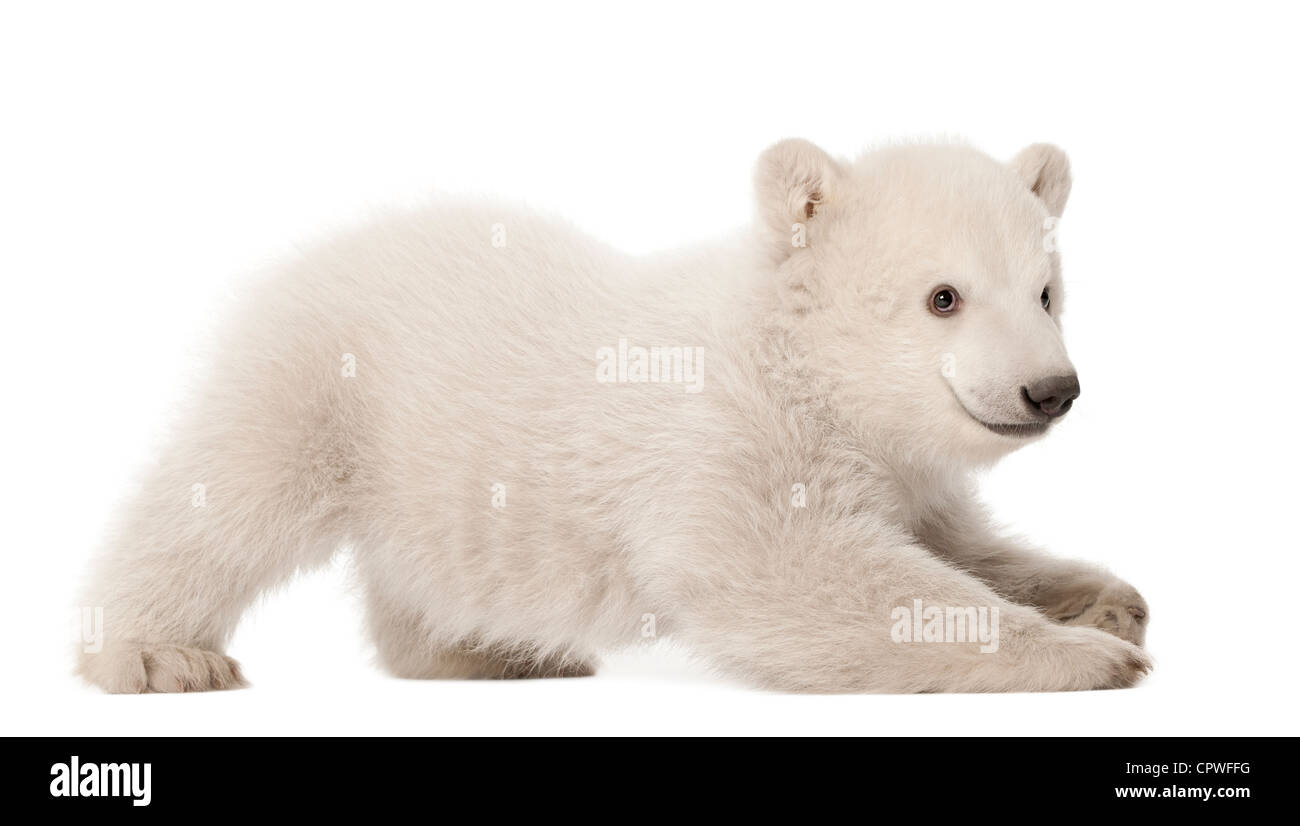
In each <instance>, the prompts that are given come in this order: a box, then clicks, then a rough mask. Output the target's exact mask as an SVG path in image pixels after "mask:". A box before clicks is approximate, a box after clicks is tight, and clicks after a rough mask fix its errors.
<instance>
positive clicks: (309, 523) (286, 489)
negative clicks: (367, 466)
mask: <svg viewBox="0 0 1300 826" xmlns="http://www.w3.org/2000/svg"><path fill="white" fill-rule="evenodd" d="M285 386H287V387H289V388H290V391H291V390H293V389H297V390H298V393H297V394H295V393H292V392H290V391H286V393H285V394H284V395H283V396H281V397H280V398H276V397H273V396H272V397H268V396H267V395H265V394H264V395H262V396H261V397H258V396H256V394H254V393H253V392H252V391H249V392H247V393H231V394H230V396H231V397H232V398H234V399H236V400H237V401H239V404H238V406H236V407H234V409H228V408H226V407H224V406H222V405H218V406H216V407H209V408H205V410H204V413H205V415H203V416H201V417H197V418H196V419H194V420H191V421H190V422H188V427H185V428H182V430H181V433H180V438H179V439H178V440H177V442H176V444H175V445H174V446H173V447H172V448H171V449H170V450H168V451H167V452H166V453H165V454H164V455H163V457H162V459H161V461H160V463H159V466H158V468H157V470H156V471H155V472H153V473H152V474H151V475H150V476H149V478H147V479H146V480H145V481H144V484H143V486H142V489H141V491H140V492H139V493H138V494H137V496H136V497H135V499H134V501H132V502H131V503H129V505H128V507H127V509H126V511H125V513H124V515H123V518H122V522H121V526H120V528H119V530H117V531H116V533H115V535H114V537H113V538H112V539H111V541H110V544H109V546H108V548H107V549H106V552H105V553H104V554H103V555H102V556H101V557H100V558H99V559H98V560H97V561H96V564H95V567H94V569H93V571H92V577H91V582H90V587H89V589H88V591H87V592H86V593H85V594H84V595H83V597H82V601H81V605H82V606H83V607H85V608H91V609H98V610H102V616H103V627H102V629H101V630H102V635H103V636H102V642H103V644H102V646H98V647H97V648H98V650H94V651H90V650H83V651H82V652H81V653H80V655H79V663H78V666H79V671H80V673H81V675H82V676H83V677H85V678H86V679H87V680H88V681H89V682H91V683H93V684H95V685H98V686H99V687H101V688H103V689H105V690H106V691H109V692H113V693H143V692H177V691H203V690H210V689H225V688H237V687H239V686H241V685H243V684H244V680H243V677H242V675H241V674H240V671H239V668H238V666H237V665H236V664H235V662H234V660H232V659H230V658H229V657H226V656H225V653H224V652H225V648H226V645H227V643H228V642H229V640H230V637H231V635H232V634H233V633H234V630H235V626H236V625H237V623H238V622H239V619H240V617H241V616H242V615H243V613H244V611H245V609H246V608H247V607H248V605H249V604H250V603H251V602H252V601H253V600H254V599H255V598H256V597H257V596H258V595H259V594H261V593H263V592H264V591H265V590H266V589H268V588H271V587H273V586H275V585H277V584H280V583H283V582H285V581H286V580H288V579H289V578H290V577H291V576H292V575H293V574H294V573H295V572H297V571H299V570H305V569H309V568H312V567H315V566H317V565H320V564H322V563H324V562H326V561H328V559H329V558H330V556H331V555H332V554H333V552H334V550H335V548H336V541H335V540H336V539H337V537H338V536H339V533H340V530H341V520H342V518H343V502H344V499H345V495H344V494H345V491H344V490H343V486H344V485H343V483H344V481H345V480H346V478H347V476H348V465H347V463H346V461H345V456H346V455H347V454H346V451H344V450H342V449H341V448H340V445H341V444H342V442H341V440H339V439H338V438H337V436H336V434H335V431H334V430H333V429H332V428H331V427H330V425H329V421H328V419H329V416H328V409H327V408H326V406H325V405H324V404H310V403H306V404H304V403H303V401H302V398H303V396H307V397H308V398H310V396H309V395H308V394H305V393H302V387H303V383H301V382H299V383H297V384H293V383H291V382H287V381H286V382H285ZM317 398H319V396H317Z"/></svg>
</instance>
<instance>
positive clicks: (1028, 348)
mask: <svg viewBox="0 0 1300 826" xmlns="http://www.w3.org/2000/svg"><path fill="white" fill-rule="evenodd" d="M756 184H757V195H758V201H759V215H760V218H759V230H760V233H761V236H762V239H763V240H762V243H763V244H764V245H765V248H766V249H765V255H766V256H767V258H768V260H769V261H770V263H771V264H772V265H773V267H774V269H775V274H776V278H777V286H776V290H777V292H778V294H779V296H780V301H779V307H780V309H779V312H780V314H781V316H782V319H783V326H784V328H785V329H786V331H787V335H789V336H790V337H791V338H792V340H793V341H794V342H795V343H796V345H797V346H796V347H795V348H794V349H795V350H796V351H797V352H799V353H800V354H801V356H800V357H801V358H802V359H803V360H804V361H805V362H806V363H805V364H804V365H803V366H802V367H803V369H804V371H805V374H806V375H810V376H814V377H815V379H814V381H815V382H817V386H816V389H815V392H816V393H817V394H818V395H819V396H821V397H823V398H822V400H821V401H822V402H823V403H824V404H826V405H828V406H830V407H832V408H833V413H834V415H835V416H836V417H837V418H840V419H841V420H843V421H845V422H847V423H849V424H850V425H851V426H852V427H853V428H854V429H855V430H857V431H858V432H859V433H860V434H861V436H862V437H863V438H866V439H870V440H874V441H876V442H878V443H879V444H880V445H881V446H882V447H887V448H889V449H892V450H895V451H898V450H902V451H905V452H907V453H908V454H912V455H914V454H917V453H918V452H924V453H927V454H928V455H929V458H931V459H933V460H937V461H950V462H952V461H955V462H957V463H963V464H970V463H974V464H983V463H987V462H989V461H992V460H993V459H996V458H997V457H998V456H1000V455H1002V454H1004V453H1007V452H1009V451H1011V450H1014V449H1015V448H1017V447H1018V446H1020V445H1022V444H1025V443H1026V442H1028V441H1031V440H1033V439H1036V438H1038V437H1040V436H1042V435H1043V434H1045V433H1046V432H1047V431H1048V429H1049V428H1050V427H1051V426H1052V425H1053V424H1054V423H1055V422H1058V421H1059V420H1060V418H1061V417H1062V416H1063V415H1064V414H1065V413H1066V412H1068V411H1069V409H1070V406H1071V405H1072V404H1073V402H1074V399H1075V397H1077V396H1078V395H1079V383H1078V378H1077V376H1076V375H1075V371H1074V367H1073V366H1072V365H1071V363H1070V359H1069V357H1068V356H1067V354H1066V351H1065V344H1064V342H1063V340H1062V336H1061V326H1060V318H1061V310H1062V304H1063V299H1064V297H1065V296H1064V291H1063V289H1062V286H1061V272H1060V261H1059V257H1058V255H1057V253H1056V249H1055V232H1054V230H1055V225H1056V221H1057V219H1058V218H1059V217H1060V215H1061V212H1062V210H1063V209H1064V207H1065V201H1066V197H1067V196H1068V195H1069V192H1070V167H1069V162H1068V160H1067V159H1066V157H1065V154H1064V153H1063V152H1061V150H1059V149H1057V148H1056V147H1054V146H1048V145H1043V144H1038V145H1034V146H1030V147H1029V148H1027V149H1025V150H1024V151H1022V152H1021V153H1020V154H1019V155H1017V156H1016V157H1015V159H1013V160H1012V161H1011V162H1010V163H1001V162H999V161H996V160H994V159H992V158H990V157H988V156H987V155H985V154H983V153H981V152H978V151H976V150H974V149H972V148H969V147H966V146H961V145H912V146H897V147H892V148H887V149H882V150H877V151H874V152H869V153H867V154H865V155H864V156H862V157H861V158H860V159H859V160H858V161H856V162H852V163H848V162H841V161H838V160H836V159H834V158H832V157H831V156H830V155H828V154H827V153H825V152H824V151H822V150H821V149H819V148H818V147H816V146H814V145H813V144H811V143H808V142H806V141H802V140H788V141H783V142H781V143H779V144H777V145H776V146H773V147H772V148H771V149H769V150H768V151H767V152H766V153H764V155H763V156H762V158H761V159H760V161H759V164H758V169H757V173H756Z"/></svg>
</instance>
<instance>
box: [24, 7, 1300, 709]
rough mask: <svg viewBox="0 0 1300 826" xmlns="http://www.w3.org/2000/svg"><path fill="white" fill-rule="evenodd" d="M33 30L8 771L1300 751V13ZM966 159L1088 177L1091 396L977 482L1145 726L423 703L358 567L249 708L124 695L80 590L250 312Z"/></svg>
mask: <svg viewBox="0 0 1300 826" xmlns="http://www.w3.org/2000/svg"><path fill="white" fill-rule="evenodd" d="M469 5H470V4H460V3H457V4H448V5H447V6H445V7H442V6H434V5H432V4H429V5H421V6H409V7H408V6H401V5H392V4H387V3H375V2H366V3H356V4H353V5H336V4H326V3H319V2H313V3H302V4H243V3H231V2H224V3H220V4H216V3H214V4H209V5H207V6H206V7H204V8H203V9H202V10H199V9H198V8H197V7H193V6H190V5H189V4H185V8H180V6H181V4H170V3H159V4H155V5H141V4H130V3H127V4H123V3H115V4H86V5H83V6H72V5H65V4H62V3H41V4H35V3H32V4H17V3H15V4H6V6H5V7H4V11H3V12H0V106H2V107H3V109H2V111H0V273H3V278H4V282H3V284H4V296H3V301H0V313H3V324H2V325H0V345H2V346H3V351H2V352H3V355H4V365H5V369H4V380H3V385H2V386H3V387H4V396H5V398H4V404H3V405H0V418H2V419H3V431H2V432H3V438H4V451H3V455H4V460H3V474H2V475H0V484H2V485H3V486H4V490H3V499H2V502H3V508H4V523H3V525H4V535H5V540H6V543H5V544H6V547H5V549H4V553H3V560H2V561H0V565H3V568H2V569H0V588H2V589H3V592H2V596H3V598H2V600H0V612H3V613H2V614H0V619H2V622H0V634H3V639H2V643H3V661H4V663H5V666H4V672H5V673H4V675H3V679H0V733H3V734H77V735H80V734H182V735H183V734H237V733H238V734H262V733H296V734H317V733H320V734H324V733H355V734H366V733H373V734H406V733H411V734H415V733H429V734H436V733H529V732H553V733H562V732H571V733H588V734H591V733H595V734H605V733H619V732H628V733H632V732H640V733H660V734H662V733H735V734H743V733H880V734H947V733H1006V734H1274V733H1277V734H1297V733H1300V731H1298V728H1300V727H1297V725H1296V713H1295V710H1294V705H1293V701H1292V695H1293V692H1294V689H1295V682H1294V681H1295V679H1296V650H1297V644H1296V635H1297V630H1300V629H1298V628H1297V620H1298V619H1300V615H1298V614H1297V611H1296V610H1295V609H1296V605H1295V603H1294V597H1293V595H1294V594H1295V593H1296V583H1297V573H1300V572H1298V571H1297V558H1296V551H1297V542H1296V538H1295V536H1296V534H1295V530H1294V526H1293V522H1294V518H1295V511H1296V508H1295V504H1294V494H1295V488H1296V486H1295V483H1294V481H1293V477H1292V473H1293V469H1294V467H1295V466H1296V460H1297V455H1296V454H1297V450H1296V447H1295V441H1296V438H1295V434H1294V422H1295V403H1296V400H1297V399H1296V396H1297V394H1296V389H1295V387H1296V382H1297V378H1298V377H1297V375H1296V367H1295V365H1296V358H1295V356H1296V352H1295V351H1296V348H1295V346H1294V339H1293V336H1292V330H1293V329H1294V327H1295V324H1296V314H1297V312H1298V311H1300V301H1298V300H1297V296H1298V288H1297V271H1296V270H1297V266H1296V262H1295V256H1294V252H1293V244H1292V243H1291V238H1292V237H1293V233H1294V231H1295V228H1296V226H1297V214H1296V212H1297V211H1296V206H1295V195H1296V191H1297V184H1300V175H1298V174H1297V160H1296V158H1297V152H1296V146H1297V143H1298V142H1300V134H1298V133H1297V128H1296V123H1295V111H1296V106H1295V88H1294V81H1295V78H1296V76H1297V66H1296V59H1295V57H1294V33H1295V31H1296V26H1295V22H1296V21H1294V20H1292V19H1286V18H1287V17H1289V15H1290V14H1291V12H1290V11H1287V10H1286V9H1285V7H1284V6H1283V5H1282V4H1277V5H1276V6H1258V7H1253V8H1252V7H1251V6H1250V5H1249V4H1233V5H1232V6H1231V12H1228V11H1227V10H1226V9H1227V7H1223V10H1220V11H1217V12H1210V11H1206V10H1204V9H1199V8H1197V7H1196V6H1195V5H1194V4H1186V3H1180V4H1170V5H1168V6H1159V7H1158V6H1155V5H1147V4H1116V5H1114V6H1108V5H1105V4H1098V3H1093V4H1089V5H1088V6H1087V7H1086V8H1085V7H1080V8H1078V9H1077V10H1075V11H1072V12H1067V11H1060V10H1058V6H1057V5H1055V4H1050V5H1049V4H1041V3H1033V4H1029V3H1026V4H1016V5H1011V6H1001V7H998V10H997V11H993V10H991V9H990V8H989V7H987V6H985V5H984V4H954V5H951V6H948V5H941V6H918V5H916V4H888V5H885V6H882V7H880V8H870V7H869V6H868V5H867V4H863V3H852V4H845V5H843V6H821V5H818V4H813V3H805V2H799V3H781V4H758V3H752V2H747V3H740V4H736V5H734V6H723V5H711V4H707V3H701V2H694V3H685V4H680V5H678V4H673V3H662V2H661V3H653V4H615V3H597V4H592V5H584V6H563V7H561V6H556V5H552V4H549V3H546V4H539V3H531V4H513V3H506V2H494V3H491V4H475V5H476V6H481V11H471V10H467V8H466V6H469ZM935 135H960V136H964V137H966V138H968V139H970V140H971V141H973V142H974V143H975V144H976V145H978V146H980V147H982V148H984V149H985V150H987V151H989V152H991V153H992V154H994V155H996V156H999V157H1004V158H1005V157H1010V156H1011V155H1012V154H1014V153H1015V152H1016V151H1017V150H1018V149H1020V148H1021V147H1022V146H1023V145H1025V144H1028V143H1031V142H1035V141H1051V142H1054V143H1057V144H1059V145H1060V146H1062V147H1063V148H1064V149H1065V150H1066V151H1067V152H1069V153H1070V157H1071V159H1072V162H1073V168H1074V173H1075V187H1074V193H1073V196H1072V198H1071V201H1070V204H1069V206H1068V208H1067V210H1066V215H1065V221H1064V223H1063V225H1062V229H1061V233H1060V237H1061V242H1062V248H1063V253H1064V261H1065V268H1066V278H1067V284H1068V288H1069V293H1070V297H1069V308H1068V311H1067V315H1066V328H1067V336H1068V340H1069V343H1070V346H1071V351H1072V355H1073V357H1074V360H1075V363H1076V365H1077V366H1078V368H1079V371H1080V374H1081V378H1082V382H1083V387H1084V394H1083V397H1082V398H1081V399H1080V402H1079V404H1078V405H1077V407H1076V408H1075V412H1073V413H1072V414H1071V415H1070V417H1069V420H1068V421H1067V422H1065V423H1064V424H1063V426H1062V427H1060V428H1059V429H1058V431H1057V432H1056V433H1055V434H1054V435H1053V437H1052V438H1051V439H1049V440H1047V441H1046V442H1044V443H1042V444H1039V445H1035V446H1032V447H1030V448H1028V449H1026V450H1024V451H1022V452H1021V453H1019V454H1017V455H1015V456H1013V457H1011V458H1010V459H1009V460H1007V461H1006V462H1005V463H1003V464H1002V465H1000V466H999V467H998V468H997V469H996V470H995V471H994V472H993V473H991V474H990V475H989V476H988V478H987V480H986V483H985V488H986V492H987V495H988V497H989V498H990V500H991V501H992V502H993V504H994V505H995V509H996V511H997V513H998V514H999V516H1000V517H1001V518H1003V519H1004V520H1005V521H1007V522H1008V523H1010V524H1012V525H1014V526H1015V527H1016V528H1017V529H1018V530H1020V531H1022V532H1023V533H1025V534H1027V535H1029V536H1031V537H1032V538H1034V539H1035V540H1037V541H1039V542H1041V543H1042V544H1044V545H1046V546H1047V547H1049V548H1051V549H1052V550H1053V551H1054V552H1056V553H1059V554H1061V555H1065V556H1075V557H1082V558H1087V559H1091V560H1097V561H1101V562H1104V563H1105V564H1107V565H1109V566H1111V567H1112V568H1113V569H1114V570H1115V571H1116V572H1117V573H1119V574H1120V575H1121V576H1124V577H1125V578H1127V579H1129V580H1130V581H1131V582H1133V583H1134V584H1136V585H1137V586H1138V587H1139V588H1140V589H1141V590H1142V591H1143V593H1144V594H1145V596H1146V597H1147V599H1148V601H1149V602H1150V604H1151V608H1152V619H1151V630H1150V636H1149V648H1150V650H1151V651H1152V652H1153V654H1154V656H1155V658H1156V660H1157V670H1156V671H1155V673H1154V674H1153V675H1152V676H1151V677H1150V678H1149V679H1148V680H1147V681H1146V682H1145V683H1144V684H1143V685H1141V686H1140V687H1139V688H1137V689H1135V690H1130V691H1113V692H1092V693H1077V694H1042V695H1002V696H906V697H883V696H849V697H816V696H814V697H806V696H781V695H771V694H765V693H761V692H755V691H749V690H746V689H743V688H739V687H736V686H732V685H727V684H724V683H722V682H719V681H717V680H716V679H714V678H713V677H711V676H709V675H708V674H707V673H706V672H704V671H703V670H702V669H701V668H699V667H698V665H695V664H693V663H691V662H690V661H689V659H688V658H686V657H684V656H683V655H682V654H681V653H680V652H675V651H671V650H659V651H652V652H638V653H632V654H625V655H621V656H617V657H613V658H611V659H610V660H609V661H608V663H607V666H606V668H605V670H604V671H603V672H602V673H601V674H600V675H599V676H598V677H596V678H594V679H587V680H567V681H560V680H551V681H533V682H513V683H481V682H476V683H420V682H402V681H398V680H393V679H390V678H388V677H386V676H384V675H383V674H381V673H380V672H379V671H378V670H377V669H376V668H374V667H373V666H372V665H371V664H370V660H369V657H370V654H369V652H368V651H367V647H366V642H365V640H364V639H363V637H362V636H361V633H360V616H359V612H358V610H357V606H356V604H355V601H354V598H353V596H352V595H350V594H349V592H348V590H347V577H346V573H347V570H346V569H347V562H346V559H342V558H341V559H340V560H339V563H338V564H337V565H336V566H334V567H333V568H332V569H330V570H328V571H323V572H320V573H318V574H315V575H312V576H309V577H307V578H304V579H302V580H299V581H298V582H295V583H294V584H293V585H292V586H291V587H289V588H287V589H285V590H284V591H282V592H279V593H276V594H273V595H271V596H269V597H268V598H267V599H266V600H265V601H263V603H261V604H260V605H259V606H258V608H257V609H256V610H255V611H254V612H252V613H251V614H250V615H249V616H248V617H247V619H246V621H245V622H244V623H243V625H241V627H240V629H239V632H238V634H237V637H236V639H235V641H234V643H233V645H232V647H231V653H232V654H233V655H235V656H236V657H237V658H239V659H240V660H241V662H242V663H243V665H244V668H245V671H246V672H247V674H248V675H249V676H250V678H251V679H252V680H253V682H254V683H255V686H254V687H253V688H252V689H251V690H248V691H240V692H228V693H220V694H206V695H181V696H142V697H107V696H104V695H101V694H99V693H98V692H97V691H95V690H92V689H89V688H87V687H85V686H83V685H82V684H81V683H80V682H79V681H78V680H76V679H75V678H74V677H73V676H71V655H70V652H71V638H72V634H71V624H72V620H73V617H74V614H73V606H74V600H75V585H76V583H77V580H78V578H79V577H80V575H81V573H82V571H83V568H84V563H85V561H86V559H87V557H88V556H89V554H90V553H91V552H92V551H93V550H94V549H95V548H96V545H97V543H98V542H99V541H100V539H101V536H102V533H103V530H104V526H105V524H106V522H107V520H108V517H109V515H110V513H111V512H112V511H113V509H114V507H115V506H116V505H117V503H118V502H119V501H120V500H121V498H122V497H123V496H125V494H126V491H127V488H128V484H129V482H130V480H131V478H132V476H133V474H134V472H135V471H136V470H138V469H139V468H140V467H141V466H142V465H143V464H145V463H147V462H149V461H151V460H152V459H153V458H154V454H153V446H154V444H155V443H156V439H157V437H158V435H159V433H160V429H161V427H162V426H163V425H164V424H165V423H166V422H167V421H168V410H169V407H170V405H171V404H172V403H174V402H175V401H176V400H177V399H178V398H181V397H182V395H183V393H184V387H185V380H186V377H187V374H188V371H189V369H190V367H191V365H192V364H193V361H192V359H193V353H194V351H195V347H196V345H197V344H199V343H200V342H201V340H202V336H203V333H204V331H206V330H207V329H209V328H210V326H211V323H212V319H213V317H214V314H215V313H217V312H218V308H219V307H220V305H221V303H222V300H223V298H224V297H226V296H228V295H230V294H231V293H232V291H237V290H238V289H239V288H240V287H239V285H240V283H241V281H242V280H243V279H245V278H247V277H252V276H253V275H254V274H255V273H256V272H257V271H259V270H260V269H262V268H264V267H266V266H273V265H274V263H275V261H276V260H277V258H278V257H281V256H284V255H285V254H286V253H288V252H290V251H292V250H293V249H294V245H295V244H302V243H309V242H310V241H311V240H312V239H313V238H316V237H319V236H320V235H321V234H323V233H326V232H328V231H329V230H330V229H332V228H335V227H340V226H347V225H349V224H350V223H352V222H355V221H357V220H359V219H361V218H363V217H364V216H365V215H366V213H367V211H368V210H371V209H373V208H375V207H378V206H382V205H388V204H393V203H399V204H400V203H409V202H415V201H418V200H419V199H421V198H423V197H426V196H427V195H428V194H430V193H433V192H436V191H448V190H450V191H453V192H482V193H495V194H500V195H505V196H509V197H513V198H515V199H518V200H521V201H525V202H528V203H532V204H537V205H544V206H546V207H550V208H554V209H556V210H558V211H560V212H561V213H564V214H567V215H569V216H570V217H572V218H573V219H574V220H576V221H577V222H578V224H579V225H581V226H583V227H584V228H586V229H587V230H589V231H590V232H592V233H593V234H595V235H598V236H601V237H603V238H605V239H606V240H608V241H611V242H613V243H615V244H616V245H619V246H621V247H622V248H624V249H626V250H628V251H631V252H641V251H647V250H652V249H658V248H662V247H669V246H673V245H676V244H680V243H683V242H686V241H691V240H697V239H701V238H707V237H709V236H711V235H714V234H717V233H720V232H723V231H725V230H727V229H729V228H731V227H734V226H736V225H739V224H741V223H743V222H745V221H747V220H748V219H749V216H750V210H751V204H750V170H751V166H752V163H753V161H754V158H755V157H756V155H757V154H758V153H759V152H760V151H761V150H762V149H763V148H764V147H765V146H766V145H768V144H770V143H772V142H774V141H775V140H777V139H779V138H782V137H787V136H802V137H807V138H809V139H812V140H814V141H817V142H818V143H820V144H821V145H823V146H824V147H826V148H827V149H828V150H830V151H831V152H833V153H836V154H842V155H852V154H855V153H857V152H858V151H860V150H861V149H863V148H865V147H867V146H870V145H871V144H874V143H880V142H882V141H887V140H890V139H897V138H912V137H918V136H919V137H925V136H935Z"/></svg>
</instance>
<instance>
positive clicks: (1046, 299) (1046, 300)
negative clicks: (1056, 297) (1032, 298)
mask: <svg viewBox="0 0 1300 826" xmlns="http://www.w3.org/2000/svg"><path fill="white" fill-rule="evenodd" d="M1038 300H1039V301H1041V302H1043V309H1044V310H1046V309H1047V308H1048V307H1051V306H1052V297H1051V296H1050V295H1048V294H1047V288H1046V287H1043V294H1042V295H1040V296H1039V297H1038Z"/></svg>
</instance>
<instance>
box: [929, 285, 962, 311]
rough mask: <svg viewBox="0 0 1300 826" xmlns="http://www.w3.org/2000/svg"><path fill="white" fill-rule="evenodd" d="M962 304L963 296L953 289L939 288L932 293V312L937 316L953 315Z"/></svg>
mask: <svg viewBox="0 0 1300 826" xmlns="http://www.w3.org/2000/svg"><path fill="white" fill-rule="evenodd" d="M960 303H961V296H959V295H957V291H956V290H954V289H953V288H952V287H947V286H944V287H939V288H937V289H935V291H934V292H932V293H930V311H931V312H933V313H935V314H937V315H951V314H952V312H953V311H954V310H956V309H957V305H958V304H960Z"/></svg>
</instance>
